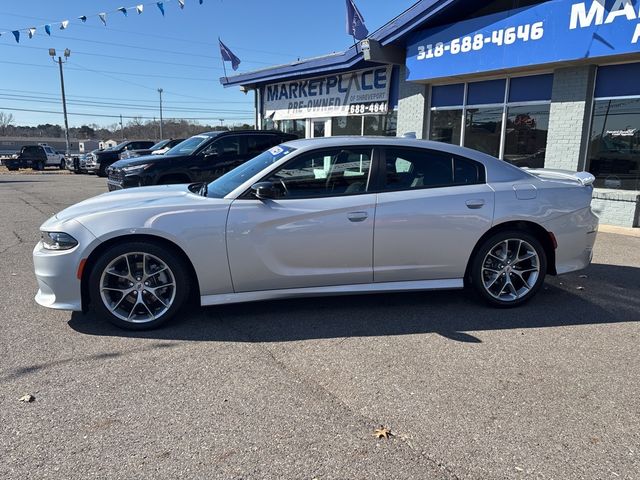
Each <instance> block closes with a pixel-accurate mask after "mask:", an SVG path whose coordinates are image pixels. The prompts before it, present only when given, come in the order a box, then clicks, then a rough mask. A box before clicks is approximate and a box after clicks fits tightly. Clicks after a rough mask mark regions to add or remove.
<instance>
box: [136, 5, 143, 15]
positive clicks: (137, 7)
mask: <svg viewBox="0 0 640 480" xmlns="http://www.w3.org/2000/svg"><path fill="white" fill-rule="evenodd" d="M143 10H144V5H143V4H140V5H136V11H137V12H138V15H140V14H141V13H142V11H143Z"/></svg>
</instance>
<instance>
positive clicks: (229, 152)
mask: <svg viewBox="0 0 640 480" xmlns="http://www.w3.org/2000/svg"><path fill="white" fill-rule="evenodd" d="M204 154H205V155H210V154H215V155H217V156H219V157H231V156H237V155H240V137H239V136H237V135H235V136H229V137H224V138H219V139H218V140H216V141H215V142H213V143H212V144H211V145H210V146H209V147H207V148H206V150H205V151H204Z"/></svg>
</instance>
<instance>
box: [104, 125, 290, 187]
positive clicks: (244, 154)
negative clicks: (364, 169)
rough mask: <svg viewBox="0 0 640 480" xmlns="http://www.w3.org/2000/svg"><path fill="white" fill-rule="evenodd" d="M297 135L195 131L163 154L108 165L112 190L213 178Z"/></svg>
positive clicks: (263, 131)
mask: <svg viewBox="0 0 640 480" xmlns="http://www.w3.org/2000/svg"><path fill="white" fill-rule="evenodd" d="M296 138H297V137H296V136H295V135H290V134H287V133H282V132H278V131H272V130H235V131H230V132H207V133H201V134H199V135H195V136H193V137H191V138H189V139H187V140H185V141H184V142H182V143H180V144H178V145H176V146H175V147H173V148H172V149H171V150H169V151H168V152H167V153H165V154H164V155H147V156H144V157H136V158H132V159H127V160H120V161H118V162H116V163H114V164H113V165H111V167H110V168H109V169H108V172H107V173H108V175H109V180H108V182H107V185H108V187H109V190H110V191H111V190H119V189H121V188H130V187H141V186H146V185H166V184H171V183H195V182H210V181H211V180H215V179H216V178H218V177H219V176H221V175H223V174H225V173H226V172H228V171H229V170H232V169H234V168H235V167H237V166H238V165H240V164H242V163H244V162H246V161H247V160H249V159H251V158H253V157H255V156H256V155H258V154H260V153H262V152H264V151H265V150H268V149H269V148H271V147H273V146H275V145H279V144H280V143H283V142H286V141H289V140H294V139H296Z"/></svg>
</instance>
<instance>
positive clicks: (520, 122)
mask: <svg viewBox="0 0 640 480" xmlns="http://www.w3.org/2000/svg"><path fill="white" fill-rule="evenodd" d="M221 82H222V84H223V85H225V86H229V87H231V86H237V87H240V88H241V89H242V90H244V91H250V90H251V91H254V92H255V106H256V123H257V125H258V126H259V128H263V129H271V128H278V129H280V130H283V131H285V132H291V133H296V134H298V135H299V136H301V137H306V138H314V137H322V136H337V135H389V136H395V135H399V136H400V135H403V134H408V133H415V135H416V136H417V137H418V138H423V139H430V140H436V141H440V142H446V143H453V144H457V145H463V146H466V147H469V148H473V149H476V150H480V151H483V152H486V153H488V154H491V155H494V156H496V157H498V158H501V159H504V160H505V161H507V162H511V163H513V164H515V165H518V166H522V167H535V168H540V167H544V168H553V169H565V170H573V171H576V170H586V171H589V172H591V173H592V174H593V175H595V177H596V182H595V187H596V188H595V190H594V200H593V204H592V205H593V208H594V210H595V211H596V212H597V213H598V214H599V216H600V217H601V222H602V223H606V224H613V225H620V226H627V227H632V226H633V227H638V226H640V1H639V0H588V1H585V2H579V1H576V0H551V1H533V0H497V1H488V2H478V1H471V0H457V1H456V0H422V1H419V2H417V3H416V4H415V5H413V6H412V7H411V8H409V9H408V10H407V11H405V12H403V13H402V14H400V15H399V16H398V17H396V18H394V19H392V20H391V21H389V22H388V23H387V24H386V25H384V26H383V27H381V28H380V29H378V30H377V31H375V32H373V33H371V34H370V35H369V37H368V38H367V39H365V40H362V41H360V42H358V43H357V44H355V45H353V46H351V47H350V48H349V49H348V50H346V51H344V52H340V53H333V54H330V55H326V56H322V57H317V58H311V59H306V60H300V61H298V62H294V63H292V64H288V65H279V66H274V67H271V68H267V69H263V70H259V71H254V72H248V73H243V74H239V75H235V76H230V77H228V78H222V79H221Z"/></svg>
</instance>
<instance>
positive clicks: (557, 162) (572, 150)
mask: <svg viewBox="0 0 640 480" xmlns="http://www.w3.org/2000/svg"><path fill="white" fill-rule="evenodd" d="M594 81H595V67H594V66H593V65H588V66H583V67H571V68H561V69H558V70H556V71H555V72H554V78H553V91H552V95H551V110H550V115H549V135H548V137H547V153H546V159H545V167H546V168H561V169H566V170H573V171H576V170H582V169H583V166H584V163H583V162H584V159H585V158H586V154H587V152H586V149H587V146H588V140H589V138H588V137H589V128H590V125H589V118H590V115H591V104H592V98H593V82H594Z"/></svg>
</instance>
